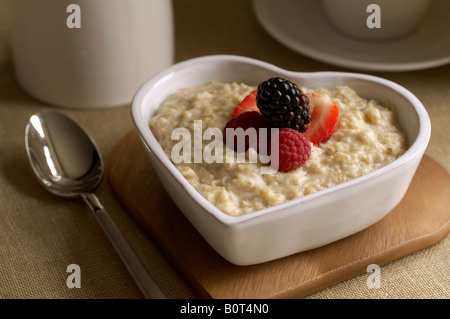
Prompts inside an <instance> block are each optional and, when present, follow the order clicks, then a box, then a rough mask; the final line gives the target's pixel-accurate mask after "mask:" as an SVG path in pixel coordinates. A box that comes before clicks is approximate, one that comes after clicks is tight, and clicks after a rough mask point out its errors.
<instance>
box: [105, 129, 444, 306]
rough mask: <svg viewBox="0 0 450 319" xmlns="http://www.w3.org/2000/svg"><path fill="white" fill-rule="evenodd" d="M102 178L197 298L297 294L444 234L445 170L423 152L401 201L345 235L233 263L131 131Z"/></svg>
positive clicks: (113, 154) (112, 157) (429, 244)
mask: <svg viewBox="0 0 450 319" xmlns="http://www.w3.org/2000/svg"><path fill="white" fill-rule="evenodd" d="M108 178H109V181H110V184H111V186H112V188H113V190H114V192H115V193H116V195H117V197H118V198H119V200H120V201H121V202H122V203H123V205H124V206H125V208H126V210H127V211H128V212H129V213H130V214H131V216H132V217H133V218H134V219H135V220H136V222H137V223H138V224H139V225H140V226H142V227H143V229H144V230H145V231H146V232H147V233H148V235H149V236H150V237H151V239H152V240H153V242H154V243H155V244H156V245H157V246H158V247H159V248H160V249H161V251H162V252H163V253H164V254H165V256H166V257H167V258H168V260H169V261H170V262H171V263H172V265H173V266H174V267H175V268H176V269H177V271H178V272H179V273H180V274H181V276H182V277H183V278H184V279H185V280H186V282H187V283H188V285H189V286H190V287H191V289H192V291H193V292H194V293H195V294H196V295H197V296H198V297H200V298H299V297H302V296H306V295H308V294H311V293H313V292H315V291H318V290H321V289H323V288H325V287H328V286H330V285H333V284H335V283H338V282H340V281H343V280H345V279H348V278H351V277H354V276H357V275H359V274H362V273H365V272H366V270H367V266H368V265H370V264H377V265H380V266H381V265H383V264H386V263H388V262H390V261H393V260H395V259H398V258H401V257H403V256H406V255H408V254H411V253H413V252H415V251H418V250H420V249H423V248H425V247H428V246H431V245H432V244H434V243H436V242H438V241H440V240H441V239H443V238H445V236H446V235H447V234H448V233H449V231H450V175H449V174H448V173H447V171H446V170H445V169H444V168H443V167H442V166H440V165H439V164H437V163H436V162H435V161H434V160H432V159H431V158H429V157H427V156H425V157H424V158H423V160H422V162H421V164H420V166H419V168H418V171H417V173H416V175H415V177H414V179H413V181H412V183H411V186H410V188H409V190H408V192H407V194H406V196H405V198H404V199H403V200H402V202H400V204H399V205H398V206H397V207H396V208H395V209H394V210H393V211H391V212H390V213H389V214H388V215H387V216H386V217H385V218H383V219H382V220H381V221H379V222H378V223H376V224H375V225H373V226H371V227H369V228H367V229H365V230H363V231H361V232H359V233H357V234H354V235H352V236H350V237H347V238H344V239H342V240H339V241H337V242H334V243H331V244H329V245H326V246H324V247H320V248H317V249H314V250H310V251H307V252H302V253H298V254H295V255H292V256H289V257H285V258H282V259H278V260H275V261H271V262H267V263H263V264H259V265H252V266H236V265H233V264H231V263H229V262H228V261H226V260H225V259H223V258H222V257H221V256H220V255H219V254H217V253H216V252H215V251H214V250H213V249H212V248H211V247H210V246H209V244H208V243H207V242H206V241H205V240H204V239H203V238H202V237H201V236H200V234H199V233H198V232H197V231H196V230H195V228H194V227H193V226H192V225H191V224H190V223H189V222H188V220H187V219H186V218H185V217H184V216H183V214H182V213H181V212H180V211H179V210H178V209H177V207H176V206H175V204H173V202H172V201H171V199H170V198H169V196H168V195H167V194H166V192H165V191H164V189H163V188H162V186H161V184H160V182H159V180H158V178H157V177H156V175H155V173H154V171H153V168H152V166H151V164H150V162H149V160H148V158H147V155H146V153H145V150H144V147H143V146H142V144H141V142H140V141H139V139H138V136H137V134H136V133H135V132H134V131H133V132H130V133H129V134H127V135H126V136H125V137H124V138H123V139H121V140H120V141H119V143H118V144H117V145H116V147H115V149H114V150H113V153H112V155H111V157H110V162H109V163H108Z"/></svg>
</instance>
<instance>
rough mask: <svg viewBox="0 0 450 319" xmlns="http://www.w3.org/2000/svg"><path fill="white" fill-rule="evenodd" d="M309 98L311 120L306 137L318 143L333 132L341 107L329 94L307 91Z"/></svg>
mask: <svg viewBox="0 0 450 319" xmlns="http://www.w3.org/2000/svg"><path fill="white" fill-rule="evenodd" d="M305 95H306V96H307V97H308V98H309V112H310V114H311V122H310V123H309V124H308V130H307V131H306V132H305V133H304V135H305V137H306V138H307V139H308V140H309V141H310V142H311V143H313V144H314V145H318V144H319V143H321V142H322V141H324V140H325V139H327V138H328V137H329V136H330V135H331V134H333V132H334V130H335V128H336V124H337V121H338V116H339V109H338V107H337V106H336V103H334V102H333V101H332V100H331V99H330V98H329V97H328V96H321V95H318V94H316V93H306V94H305Z"/></svg>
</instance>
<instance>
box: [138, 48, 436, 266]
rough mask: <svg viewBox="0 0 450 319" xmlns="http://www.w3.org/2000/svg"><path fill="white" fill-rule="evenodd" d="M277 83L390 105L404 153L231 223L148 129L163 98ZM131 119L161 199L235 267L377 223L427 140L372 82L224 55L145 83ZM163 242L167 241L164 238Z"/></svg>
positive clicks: (414, 104)
mask: <svg viewBox="0 0 450 319" xmlns="http://www.w3.org/2000/svg"><path fill="white" fill-rule="evenodd" d="M272 76H282V77H284V78H287V79H290V80H292V81H294V82H296V83H299V84H300V85H302V86H305V87H310V88H319V87H324V88H328V89H333V88H334V87H335V86H336V85H340V84H346V85H349V86H350V87H352V88H354V89H355V90H356V92H357V93H358V94H359V95H361V96H362V97H365V98H373V99H382V100H385V99H389V100H391V102H392V103H393V104H394V105H396V107H397V112H398V118H399V122H400V125H401V126H402V128H403V129H404V131H405V133H406V135H407V138H408V141H409V148H408V150H407V151H406V152H405V153H404V154H403V155H402V156H401V157H400V158H398V159H397V160H396V161H394V162H392V163H390V164H388V165H387V166H385V167H383V168H380V169H378V170H377V171H375V172H372V173H370V174H367V175H364V176H361V177H359V178H356V179H354V180H352V181H350V182H346V183H344V184H341V185H338V186H335V187H332V188H329V189H326V190H322V191H319V192H316V193H313V194H310V195H308V196H305V197H303V198H299V199H296V200H292V201H289V202H287V203H284V204H281V205H278V206H274V207H271V208H268V209H264V210H261V211H257V212H254V213H250V214H247V215H243V216H239V217H232V216H228V215H226V214H224V213H222V212H221V211H220V210H219V209H218V208H217V207H215V206H214V205H212V204H211V203H210V202H209V201H207V200H206V199H205V198H204V197H203V196H202V195H200V194H199V193H198V192H197V191H196V190H195V189H194V188H193V187H192V186H191V184H189V182H188V181H187V180H186V179H185V178H184V177H183V176H182V175H181V173H180V172H179V171H178V170H177V169H176V168H175V166H174V165H173V164H172V162H171V161H170V159H169V158H168V157H167V156H166V154H165V153H164V151H163V149H162V148H161V146H160V145H159V143H158V142H157V141H156V139H155V137H154V136H153V134H152V132H151V130H150V128H149V120H150V118H151V117H152V115H153V114H154V112H155V111H156V109H157V108H158V107H159V105H160V104H161V102H163V101H164V100H165V99H166V98H167V97H168V96H169V95H171V94H173V93H175V92H177V91H178V90H180V89H182V88H185V87H192V86H197V85H200V84H203V83H207V82H209V81H211V80H215V81H221V82H232V81H236V82H244V83H246V84H248V85H258V84H259V83H260V82H261V81H264V80H266V79H268V78H269V77H272ZM131 113H132V119H133V122H134V125H135V129H136V131H137V132H138V134H139V136H140V138H141V140H142V143H143V144H144V146H145V149H146V150H147V153H148V155H149V157H150V160H151V163H152V164H153V167H154V169H155V170H156V172H157V175H158V177H159V179H160V181H161V183H162V184H163V186H164V187H165V189H166V191H167V193H168V194H169V195H170V197H171V198H172V200H173V201H174V202H175V203H176V205H177V206H178V207H179V209H180V210H181V211H182V212H183V213H184V215H185V216H186V217H187V219H188V220H189V221H190V222H191V223H192V224H193V225H194V227H195V228H196V229H197V230H198V232H199V233H200V234H201V235H202V236H203V237H204V238H205V239H206V241H207V242H208V243H209V244H210V245H211V246H212V247H213V248H214V249H215V250H216V251H217V252H218V253H219V254H220V255H222V256H223V257H224V258H225V259H227V260H228V261H230V262H231V263H234V264H237V265H250V264H257V263H262V262H266V261H270V260H273V259H277V258H281V257H284V256H288V255H291V254H295V253H298V252H301V251H305V250H309V249H313V248H316V247H320V246H323V245H326V244H328V243H331V242H334V241H336V240H339V239H341V238H344V237H346V236H349V235H352V234H354V233H356V232H358V231H361V230H363V229H365V228H367V227H369V226H371V225H372V224H374V223H376V222H377V221H379V220H380V219H381V218H383V217H384V216H385V215H386V214H387V213H389V212H390V211H391V210H392V209H393V208H394V207H395V206H396V205H397V204H398V203H399V202H400V200H401V199H402V198H403V196H404V195H405V193H406V191H407V189H408V186H409V184H410V182H411V179H412V177H413V175H414V173H415V171H416V169H417V166H418V165H419V162H420V160H421V158H422V156H423V154H424V152H425V149H426V147H427V145H428V141H429V138H430V131H431V127H430V120H429V117H428V114H427V112H426V110H425V108H424V107H423V105H422V103H421V102H420V101H419V100H418V99H417V98H416V97H415V96H414V95H413V94H412V93H411V92H409V91H408V90H406V89H405V88H403V87H401V86H400V85H398V84H395V83H393V82H391V81H388V80H385V79H381V78H378V77H374V76H369V75H364V74H355V73H340V72H339V73H338V72H317V73H299V72H291V71H286V70H284V69H280V68H278V67H276V66H273V65H271V64H268V63H265V62H261V61H258V60H254V59H250V58H245V57H240V56H229V55H216V56H206V57H200V58H195V59H192V60H188V61H185V62H181V63H178V64H176V65H173V66H171V67H169V68H168V69H166V70H165V71H163V72H161V73H159V74H157V75H155V76H153V77H152V78H151V79H149V80H148V81H147V82H146V83H145V84H144V85H143V86H142V87H141V88H140V89H139V91H138V92H137V93H136V95H135V97H134V100H133V103H132V107H131ZM167 235H168V236H170V234H167Z"/></svg>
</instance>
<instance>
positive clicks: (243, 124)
mask: <svg viewBox="0 0 450 319" xmlns="http://www.w3.org/2000/svg"><path fill="white" fill-rule="evenodd" d="M237 128H242V129H243V131H244V133H243V134H242V135H241V134H240V133H239V131H235V129H237ZM249 128H254V129H255V130H254V131H247V132H245V131H246V130H247V129H249ZM260 128H266V129H268V126H267V124H266V122H264V120H263V119H262V117H261V114H260V113H259V112H256V111H247V112H243V113H241V114H239V115H237V116H235V117H233V118H232V119H231V120H229V121H228V123H227V124H226V125H225V128H224V134H223V138H224V143H226V144H227V145H228V147H230V148H231V149H233V150H235V151H236V152H246V151H247V150H248V148H249V147H253V148H254V149H255V150H258V141H259V134H258V133H259V129H260ZM227 129H229V130H227ZM241 132H242V131H241ZM252 133H254V134H256V135H254V136H252V138H250V135H251V134H252ZM227 135H229V137H227ZM239 138H245V143H238V139H239Z"/></svg>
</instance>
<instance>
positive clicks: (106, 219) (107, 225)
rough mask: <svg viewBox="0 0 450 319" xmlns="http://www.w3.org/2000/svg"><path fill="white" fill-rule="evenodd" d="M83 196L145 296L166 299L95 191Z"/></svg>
mask: <svg viewBox="0 0 450 319" xmlns="http://www.w3.org/2000/svg"><path fill="white" fill-rule="evenodd" d="M81 197H82V198H83V199H84V201H85V202H86V203H87V204H88V205H89V207H90V208H91V210H92V212H93V213H94V216H95V218H96V219H97V221H98V222H99V224H100V226H101V227H102V228H103V230H104V231H105V233H106V235H107V236H108V238H109V240H110V241H111V243H112V244H113V246H114V248H115V249H116V251H117V253H118V254H119V255H120V257H121V259H122V261H123V262H124V264H125V266H126V267H127V269H128V271H129V272H130V274H131V275H132V276H133V278H134V280H135V281H136V283H137V285H138V286H139V288H140V289H141V291H142V293H143V294H144V296H145V297H146V298H150V299H165V296H164V294H163V293H162V291H161V289H159V287H158V286H157V285H156V283H155V281H154V280H153V279H152V278H151V277H150V275H149V273H148V272H147V270H146V269H145V267H144V265H143V264H142V262H141V261H140V260H139V258H138V256H137V255H136V253H135V252H134V251H133V249H132V248H131V247H130V245H129V244H128V242H127V240H126V239H125V237H124V236H123V235H122V233H121V232H120V230H119V228H118V227H117V225H116V224H115V223H114V221H113V220H112V218H111V216H110V215H109V214H108V212H107V211H106V210H105V209H104V207H103V205H102V204H101V203H100V201H99V200H98V198H97V196H96V195H95V194H93V193H83V194H81Z"/></svg>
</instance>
